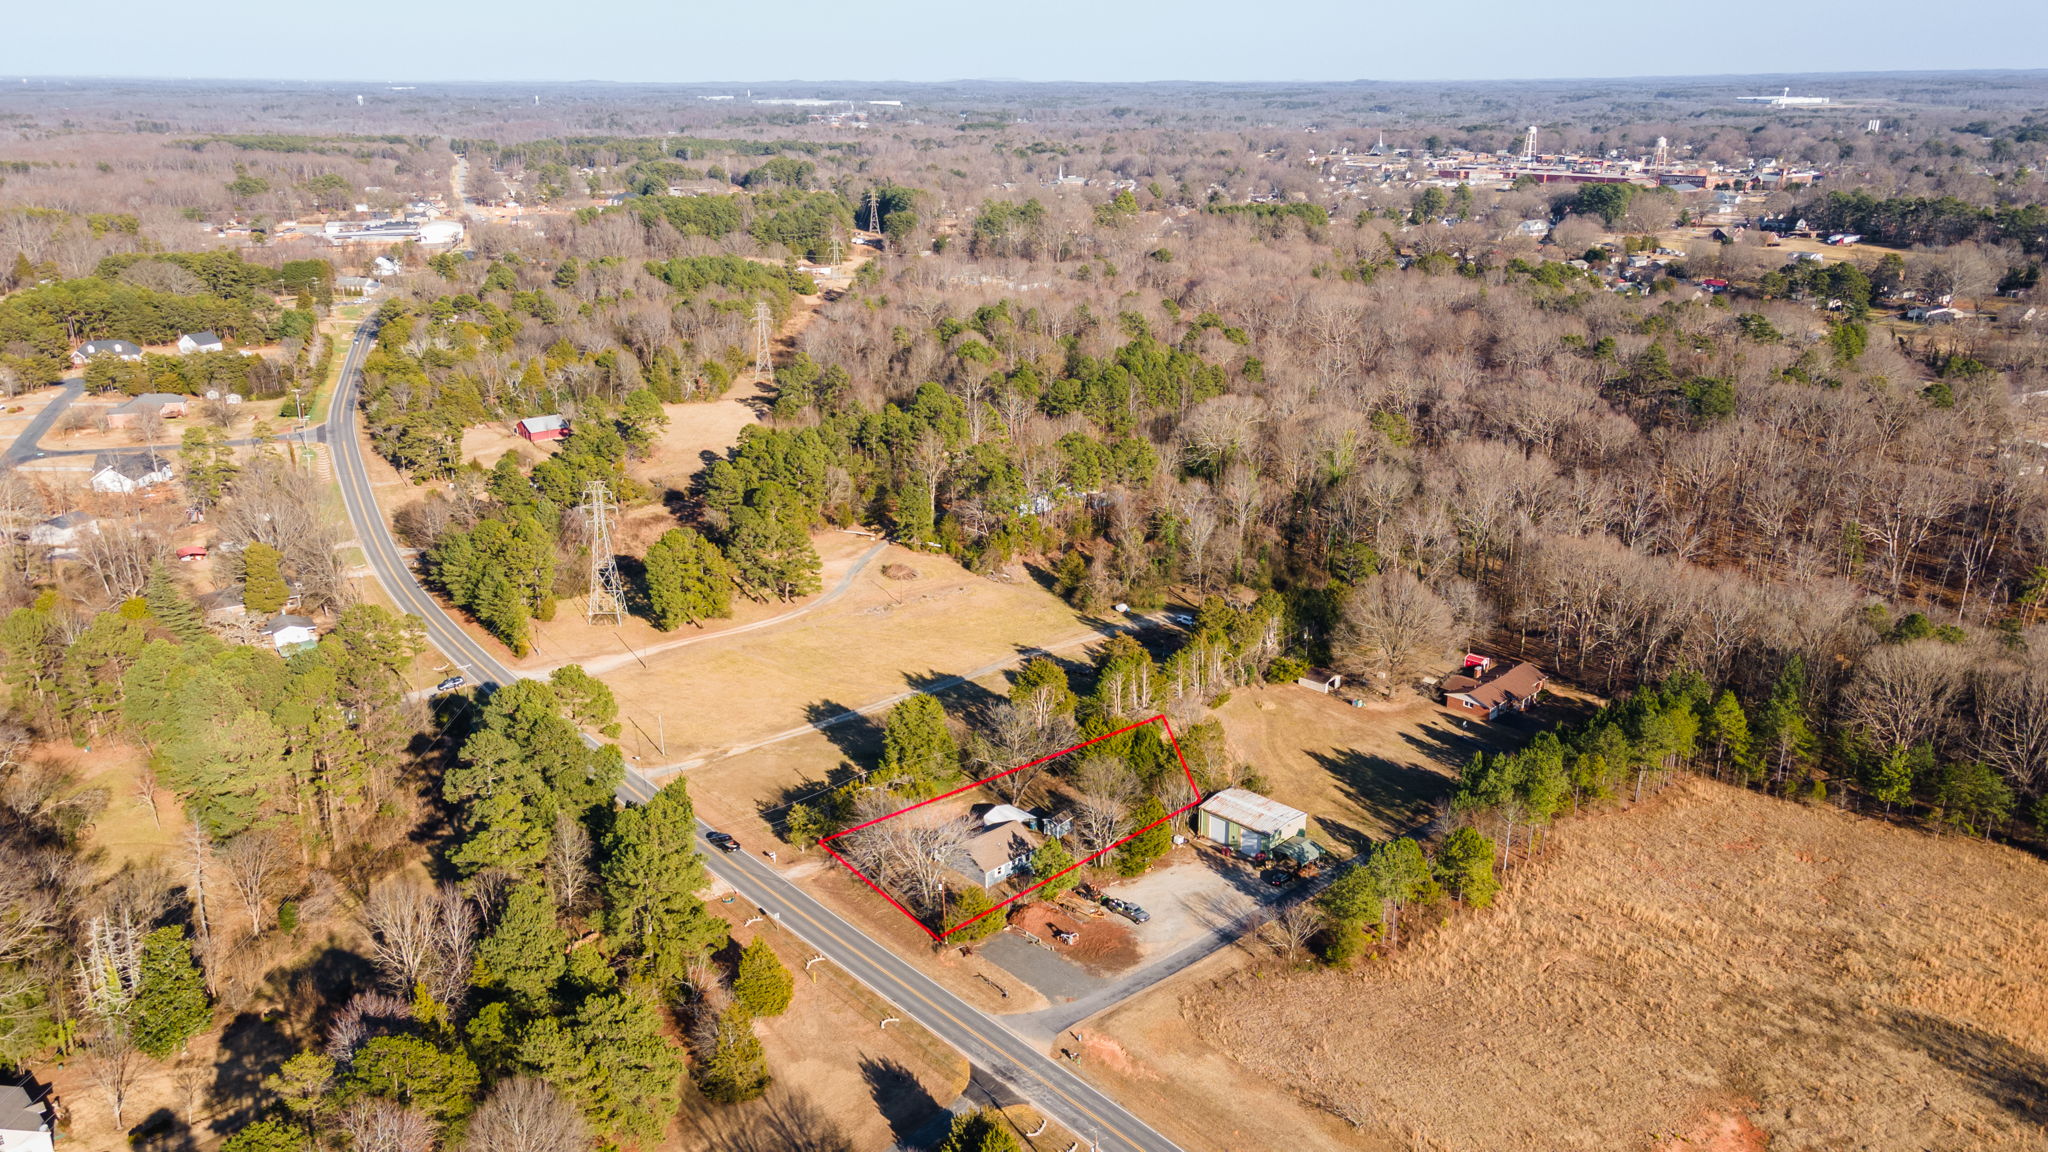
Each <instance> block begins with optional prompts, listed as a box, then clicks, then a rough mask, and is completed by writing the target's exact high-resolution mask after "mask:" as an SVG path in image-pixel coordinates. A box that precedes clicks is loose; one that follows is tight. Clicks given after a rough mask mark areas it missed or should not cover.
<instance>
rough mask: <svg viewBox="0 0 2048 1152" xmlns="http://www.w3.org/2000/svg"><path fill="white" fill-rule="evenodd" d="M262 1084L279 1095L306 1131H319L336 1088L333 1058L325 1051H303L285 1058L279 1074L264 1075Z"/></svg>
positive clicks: (308, 1133)
mask: <svg viewBox="0 0 2048 1152" xmlns="http://www.w3.org/2000/svg"><path fill="white" fill-rule="evenodd" d="M263 1087H264V1088H266V1089H268V1090H269V1091H270V1092H272V1093H274V1094H275V1095H276V1096H277V1098H278V1100H279V1102H280V1103H282V1104H283V1105H284V1107H285V1111H287V1112H289V1113H291V1114H292V1116H293V1117H295V1118H296V1119H297V1120H298V1121H299V1123H300V1124H301V1125H302V1126H303V1131H304V1133H305V1134H307V1135H311V1134H313V1133H317V1132H318V1131H319V1130H320V1116H321V1114H322V1113H323V1112H324V1111H325V1110H326V1108H327V1106H328V1104H329V1103H330V1097H331V1095H332V1093H333V1090H334V1059H333V1057H330V1056H328V1055H327V1054H326V1053H324V1052H301V1053H299V1054H298V1055H296V1056H292V1057H289V1058H288V1059H286V1060H285V1062H284V1064H283V1065H281V1066H280V1067H279V1068H278V1070H277V1074H276V1075H273V1076H266V1077H264V1078H263Z"/></svg>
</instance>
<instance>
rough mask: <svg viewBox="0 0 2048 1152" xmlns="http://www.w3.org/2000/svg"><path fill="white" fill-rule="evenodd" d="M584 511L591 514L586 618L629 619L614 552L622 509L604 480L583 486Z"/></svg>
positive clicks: (600, 620)
mask: <svg viewBox="0 0 2048 1152" xmlns="http://www.w3.org/2000/svg"><path fill="white" fill-rule="evenodd" d="M583 508H584V514H585V515H586V516H588V517H589V518H590V595H589V597H588V598H587V599H586V600H585V601H584V611H583V619H584V620H585V621H586V622H588V623H591V624H613V625H617V624H624V623H625V622H626V585H625V582H624V581H622V580H620V579H619V558H618V556H616V555H614V554H613V552H612V521H613V520H615V519H617V518H618V509H617V508H615V507H614V506H613V505H612V493H611V489H609V488H606V487H605V486H604V481H602V480H592V481H590V482H589V483H587V484H585V485H584V486H583Z"/></svg>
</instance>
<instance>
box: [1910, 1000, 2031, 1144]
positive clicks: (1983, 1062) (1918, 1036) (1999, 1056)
mask: <svg viewBox="0 0 2048 1152" xmlns="http://www.w3.org/2000/svg"><path fill="white" fill-rule="evenodd" d="M1886 1024H1887V1026H1888V1027H1889V1028H1890V1029H1891V1031H1892V1034H1893V1035H1895V1036H1897V1037H1898V1038H1899V1039H1900V1040H1902V1041H1904V1042H1905V1043H1906V1044H1908V1045H1910V1046H1911V1047H1912V1048H1914V1049H1916V1050H1918V1051H1920V1052H1922V1053H1924V1054H1926V1056H1927V1057H1928V1058H1929V1059H1931V1060H1933V1061H1934V1062H1935V1063H1936V1064H1939V1065H1941V1066H1942V1067H1943V1068H1946V1069H1947V1070H1948V1071H1950V1072H1952V1073H1954V1074H1956V1075H1957V1076H1960V1077H1962V1078H1963V1079H1964V1080H1965V1081H1966V1082H1968V1084H1969V1085H1970V1087H1971V1088H1972V1089H1973V1090H1975V1091H1976V1092H1977V1094H1978V1095H1980V1096H1982V1097H1984V1098H1985V1099H1986V1100H1989V1101H1991V1102H1992V1103H1993V1104H1996V1105H1998V1106H1999V1107H2000V1108H2003V1109H2005V1110H2006V1111H2007V1112H2010V1113H2012V1114H2013V1115H2014V1116H2016V1117H2019V1118H2020V1119H2021V1120H2023V1121H2025V1122H2027V1123H2029V1124H2033V1125H2036V1126H2040V1127H2048V1060H2044V1059H2042V1057H2041V1056H2040V1055H2038V1054H2036V1053H2034V1052H2032V1051H2029V1050H2028V1049H2025V1048H2022V1047H2020V1046H2019V1045H2017V1044H2014V1043H2012V1042H2010V1041H2008V1040H2002V1039H2000V1038H1998V1037H1996V1036H1993V1035H1991V1034H1990V1033H1988V1032H1981V1031H1979V1030H1977V1029H1975V1028H1972V1027H1970V1026H1968V1025H1966V1024H1958V1023H1956V1022H1955V1021H1953V1020H1943V1019H1941V1018H1939V1017H1936V1016H1928V1015H1925V1014H1923V1013H1919V1012H1911V1011H1905V1010H1895V1011H1894V1012H1893V1013H1892V1015H1891V1019H1890V1020H1888V1021H1886Z"/></svg>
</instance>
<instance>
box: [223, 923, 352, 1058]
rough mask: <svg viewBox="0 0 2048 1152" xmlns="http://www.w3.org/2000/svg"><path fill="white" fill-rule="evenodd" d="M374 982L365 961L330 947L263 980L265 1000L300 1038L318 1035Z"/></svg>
mask: <svg viewBox="0 0 2048 1152" xmlns="http://www.w3.org/2000/svg"><path fill="white" fill-rule="evenodd" d="M376 983H377V970H376V968H375V967H373V966H372V965H371V963H370V961H369V960H368V959H366V958H364V957H363V956H362V955H361V954H359V953H356V952H351V951H349V950H348V949H346V948H342V947H339V946H334V945H330V946H328V947H326V948H323V949H321V950H320V951H319V952H317V953H315V954H314V955H313V956H312V958H311V959H308V960H307V961H305V962H304V963H301V964H296V965H292V966H289V967H282V968H276V969H273V970H272V971H271V973H270V974H269V976H267V977H266V978H265V980H264V984H265V993H266V995H267V997H268V999H269V1000H270V1001H272V1002H273V1003H276V1004H279V1005H281V1006H282V1008H283V1013H284V1017H285V1019H286V1021H288V1022H289V1025H290V1027H291V1029H292V1031H293V1032H295V1033H296V1034H297V1035H299V1036H303V1037H313V1036H318V1035H319V1034H321V1033H322V1032H323V1031H325V1029H326V1026H327V1023H328V1020H329V1018H330V1017H331V1016H332V1015H333V1014H334V1013H336V1012H339V1011H340V1010H341V1008H342V1006H343V1005H345V1004H347V1003H348V1002H349V1000H350V999H352V998H353V997H354V996H355V995H356V993H358V992H364V991H368V990H369V989H371V988H373V987H375V986H376ZM223 1045H225V1039H223Z"/></svg>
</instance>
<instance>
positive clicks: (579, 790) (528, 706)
mask: <svg viewBox="0 0 2048 1152" xmlns="http://www.w3.org/2000/svg"><path fill="white" fill-rule="evenodd" d="M562 713H563V708H562V703H561V699H560V698H559V697H558V696H557V695H556V694H555V690H554V688H553V687H551V686H550V685H549V684H547V683H545V682H543V681H537V680H520V681H518V682H516V683H512V684H508V685H506V686H505V687H503V688H501V689H499V690H498V691H497V692H495V693H493V694H492V695H491V698H490V701H489V703H487V704H486V705H485V706H484V715H483V724H482V726H481V727H480V728H479V729H478V731H477V732H476V733H475V734H473V735H472V736H470V738H469V739H468V740H467V741H465V742H464V744H463V746H462V752H461V756H460V758H459V763H457V764H456V765H455V766H453V767H451V768H449V769H448V771H447V772H446V773H444V774H443V776H442V778H441V794H442V796H443V797H444V798H445V799H447V800H448V801H449V802H450V803H451V804H453V805H454V806H455V809H456V819H457V827H458V829H459V831H460V832H461V833H462V839H461V842H460V843H458V844H457V845H456V847H455V848H454V849H453V850H451V851H450V852H449V859H450V860H451V861H453V862H454V863H455V864H457V865H458V866H459V867H461V868H462V869H463V870H464V871H465V872H466V873H470V874H474V873H476V872H479V871H482V870H484V869H486V868H501V869H504V870H506V871H509V872H512V873H515V874H521V875H523V874H526V873H528V872H529V871H530V870H531V869H533V868H535V867H537V866H538V865H539V863H540V861H541V859H542V857H544V856H545V855H546V854H547V848H548V843H549V841H550V840H551V839H552V837H553V835H554V828H555V817H556V815H557V814H561V813H566V814H568V815H569V816H571V817H572V818H575V819H586V818H588V816H589V815H590V814H591V813H592V812H594V811H597V810H599V809H602V808H606V807H609V805H610V804H611V798H612V795H613V793H614V792H615V791H616V790H617V788H618V785H619V781H620V780H621V779H622V778H623V776H624V773H625V768H624V764H623V761H621V760H620V758H619V750H618V746H617V745H615V744H605V745H601V746H599V747H598V748H596V749H595V750H593V749H591V748H590V747H589V746H588V745H586V744H585V743H584V742H583V735H582V733H580V732H578V731H577V730H576V726H575V725H574V724H572V723H570V722H569V719H568V718H567V717H566V716H564V715H563V714H562Z"/></svg>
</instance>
